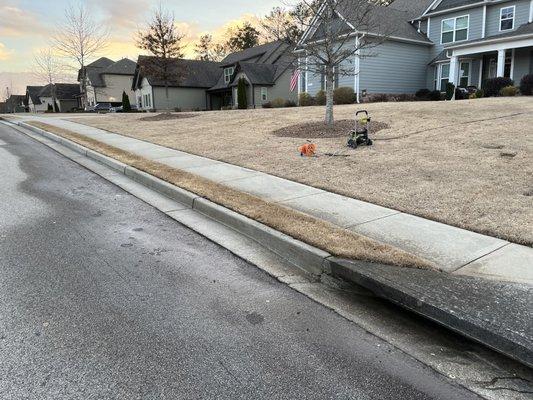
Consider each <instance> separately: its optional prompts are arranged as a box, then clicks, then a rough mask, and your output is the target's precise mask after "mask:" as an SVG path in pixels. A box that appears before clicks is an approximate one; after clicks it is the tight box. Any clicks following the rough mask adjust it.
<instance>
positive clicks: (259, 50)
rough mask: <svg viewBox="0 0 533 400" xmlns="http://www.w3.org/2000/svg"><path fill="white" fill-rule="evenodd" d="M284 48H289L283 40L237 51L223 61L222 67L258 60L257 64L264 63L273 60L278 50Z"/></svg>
mask: <svg viewBox="0 0 533 400" xmlns="http://www.w3.org/2000/svg"><path fill="white" fill-rule="evenodd" d="M283 46H287V44H286V43H284V42H283V41H282V40H277V41H274V42H270V43H265V44H262V45H259V46H255V47H250V48H249V49H245V50H241V51H237V52H235V53H231V54H229V55H227V56H226V58H224V59H223V60H222V65H223V66H227V65H232V64H235V63H236V62H239V61H249V60H252V59H256V61H257V62H261V63H264V62H266V61H267V60H268V59H269V58H271V56H272V55H273V54H274V53H275V52H276V50H279V48H280V47H283Z"/></svg>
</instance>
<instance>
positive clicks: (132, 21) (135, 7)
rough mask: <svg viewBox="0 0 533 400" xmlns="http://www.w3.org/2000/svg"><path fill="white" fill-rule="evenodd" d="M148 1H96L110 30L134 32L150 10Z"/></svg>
mask: <svg viewBox="0 0 533 400" xmlns="http://www.w3.org/2000/svg"><path fill="white" fill-rule="evenodd" d="M150 3H151V2H150V1H149V0H135V1H131V0H97V1H96V4H98V6H99V7H100V8H101V9H102V11H103V13H104V15H105V17H104V18H105V22H106V23H107V24H109V26H110V28H111V29H112V30H119V29H120V30H136V29H137V27H138V25H139V23H141V22H142V20H143V17H144V14H145V13H146V12H147V11H149V10H150V9H151V7H150Z"/></svg>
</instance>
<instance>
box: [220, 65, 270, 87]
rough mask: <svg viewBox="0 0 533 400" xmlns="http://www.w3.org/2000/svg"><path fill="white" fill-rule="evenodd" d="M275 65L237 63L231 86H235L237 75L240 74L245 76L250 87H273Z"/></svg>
mask: <svg viewBox="0 0 533 400" xmlns="http://www.w3.org/2000/svg"><path fill="white" fill-rule="evenodd" d="M277 70H278V66H277V65H272V64H255V63H238V64H237V73H236V74H235V78H234V79H233V81H232V83H231V84H230V85H231V86H235V85H237V83H238V82H237V80H236V77H237V74H238V72H242V73H244V74H245V75H246V77H247V78H248V80H249V81H250V83H251V84H252V85H268V86H271V85H274V83H275V81H276V71H277Z"/></svg>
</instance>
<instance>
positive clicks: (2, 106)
mask: <svg viewBox="0 0 533 400" xmlns="http://www.w3.org/2000/svg"><path fill="white" fill-rule="evenodd" d="M5 113H7V105H6V102H5V101H0V114H5Z"/></svg>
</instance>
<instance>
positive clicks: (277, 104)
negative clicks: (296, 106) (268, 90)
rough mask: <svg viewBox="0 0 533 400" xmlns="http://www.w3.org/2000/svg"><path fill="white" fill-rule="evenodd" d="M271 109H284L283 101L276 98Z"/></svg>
mask: <svg viewBox="0 0 533 400" xmlns="http://www.w3.org/2000/svg"><path fill="white" fill-rule="evenodd" d="M272 107H274V108H283V107H285V99H282V98H281V97H278V98H277V99H274V100H272Z"/></svg>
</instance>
